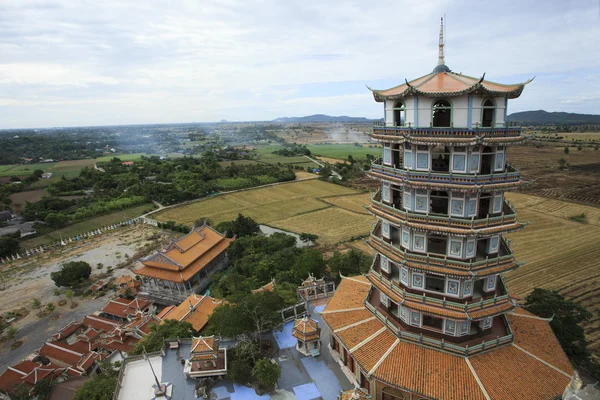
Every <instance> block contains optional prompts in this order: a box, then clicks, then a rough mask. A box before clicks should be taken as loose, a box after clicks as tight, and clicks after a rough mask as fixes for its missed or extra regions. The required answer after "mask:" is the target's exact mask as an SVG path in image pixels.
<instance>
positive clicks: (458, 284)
mask: <svg viewBox="0 0 600 400" xmlns="http://www.w3.org/2000/svg"><path fill="white" fill-rule="evenodd" d="M484 78H485V74H483V76H481V77H480V78H474V77H470V76H467V75H463V74H461V73H455V72H452V71H451V70H450V68H449V67H448V66H447V65H446V64H445V61H444V43H443V21H442V24H441V28H440V41H439V56H438V63H437V65H436V66H435V68H434V69H433V71H432V72H431V73H429V74H427V75H425V76H422V77H420V78H417V79H414V80H411V81H408V80H406V81H405V82H404V83H403V84H401V85H399V86H396V87H393V88H391V89H387V90H372V89H371V90H372V93H373V96H374V98H375V100H376V101H377V102H381V103H384V110H385V116H384V121H383V122H382V123H379V124H376V125H375V126H374V128H373V133H372V135H371V138H372V139H373V140H375V141H377V142H379V143H381V144H382V147H383V157H382V158H381V159H380V160H378V161H376V162H375V163H374V164H373V166H372V169H371V172H370V175H371V176H372V177H373V178H375V179H377V180H379V181H380V182H381V187H380V189H379V190H378V191H377V192H376V193H375V194H374V196H373V201H372V204H371V205H370V206H369V207H368V210H369V212H370V213H371V214H372V215H373V216H375V217H376V219H377V222H376V224H375V226H374V229H373V230H372V232H371V235H370V239H369V245H370V246H371V247H372V248H373V249H374V250H375V251H376V252H377V255H376V257H375V259H374V263H373V265H372V267H371V269H370V271H369V273H368V274H367V275H366V276H359V277H349V278H343V279H342V282H341V283H340V285H339V286H338V289H337V291H336V292H335V294H334V296H333V298H332V299H331V301H330V302H329V303H328V305H327V307H326V308H325V310H324V311H323V312H322V316H323V320H324V321H325V323H326V324H327V326H328V328H329V331H330V332H329V333H330V338H329V342H330V349H331V351H332V353H333V355H334V358H336V359H338V361H339V362H340V364H342V366H343V368H346V369H347V372H348V373H349V375H350V376H353V377H355V378H356V382H355V385H356V386H357V387H361V388H363V389H364V390H365V391H366V392H367V393H369V394H370V395H371V396H372V397H373V399H383V400H399V399H402V400H404V399H419V400H420V399H482V400H490V399H506V400H508V399H517V398H518V399H550V398H554V397H556V396H559V395H560V394H561V393H562V392H563V391H564V389H565V387H566V386H567V385H568V384H569V381H570V379H571V377H572V375H573V368H572V366H571V364H570V363H569V360H568V359H567V357H566V356H565V354H564V352H563V350H562V348H561V347H560V345H559V343H558V341H557V340H556V338H555V336H554V334H553V333H552V331H551V329H550V326H549V324H548V321H546V320H543V319H541V318H538V317H536V316H534V315H532V314H530V313H528V312H527V311H525V310H523V309H521V308H519V307H517V306H516V302H515V301H514V300H513V299H512V298H511V297H510V294H509V293H508V291H507V288H506V286H505V284H504V281H503V279H502V274H503V273H506V272H509V271H511V270H514V269H516V268H518V267H520V266H521V265H522V264H520V263H519V262H517V261H516V260H515V257H514V255H513V252H512V250H511V248H510V244H509V242H508V241H507V240H505V239H504V237H503V235H504V234H506V233H509V232H513V231H516V230H519V229H521V228H523V227H524V225H525V224H523V223H521V222H519V221H518V220H517V216H516V212H515V210H514V208H513V207H512V206H511V205H510V204H509V202H508V201H506V200H505V198H504V193H505V192H506V191H509V190H516V189H518V188H520V187H521V186H522V185H523V184H524V183H525V182H524V181H523V180H522V179H521V177H520V174H519V171H518V170H517V169H515V168H514V167H512V166H511V165H510V164H508V163H507V161H506V153H507V149H508V147H509V146H511V145H514V144H517V143H520V142H521V141H523V140H524V136H523V135H522V134H521V129H520V128H518V127H510V126H508V124H507V122H506V116H507V105H508V100H509V99H514V98H517V97H519V96H520V94H521V93H522V91H523V89H524V87H525V85H526V84H528V83H529V82H530V81H527V82H523V83H518V84H511V85H505V84H499V83H493V82H490V81H487V80H485V79H484Z"/></svg>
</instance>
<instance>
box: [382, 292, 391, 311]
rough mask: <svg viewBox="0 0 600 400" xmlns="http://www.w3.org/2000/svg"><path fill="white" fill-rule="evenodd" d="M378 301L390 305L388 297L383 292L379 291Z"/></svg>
mask: <svg viewBox="0 0 600 400" xmlns="http://www.w3.org/2000/svg"><path fill="white" fill-rule="evenodd" d="M379 302H380V303H381V304H382V305H384V306H385V307H389V305H390V298H389V297H387V296H386V294H385V293H383V292H379Z"/></svg>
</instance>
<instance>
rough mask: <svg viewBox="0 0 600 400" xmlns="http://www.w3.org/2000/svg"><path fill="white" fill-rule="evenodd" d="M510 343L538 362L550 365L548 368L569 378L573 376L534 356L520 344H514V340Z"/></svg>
mask: <svg viewBox="0 0 600 400" xmlns="http://www.w3.org/2000/svg"><path fill="white" fill-rule="evenodd" d="M512 345H513V346H514V347H516V348H517V349H519V350H521V351H522V352H523V353H525V354H527V355H528V356H530V357H532V358H534V359H536V360H538V361H539V362H541V363H542V364H544V365H546V366H547V367H550V368H552V369H553V370H555V371H557V372H560V373H561V374H563V375H564V376H566V377H567V378H569V379H570V378H572V377H573V375H569V374H568V373H566V372H565V371H563V370H562V369H560V368H558V367H555V366H554V365H552V364H550V363H549V362H547V361H544V360H543V359H541V358H540V357H538V356H536V355H535V354H533V353H531V352H529V351H527V350H525V349H524V348H522V347H521V346H518V345H517V344H515V342H513V343H512ZM561 347H562V346H561Z"/></svg>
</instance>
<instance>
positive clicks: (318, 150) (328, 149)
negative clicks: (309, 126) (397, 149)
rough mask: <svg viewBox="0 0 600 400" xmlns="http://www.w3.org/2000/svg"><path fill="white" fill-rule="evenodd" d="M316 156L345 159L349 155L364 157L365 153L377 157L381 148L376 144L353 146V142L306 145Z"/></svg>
mask: <svg viewBox="0 0 600 400" xmlns="http://www.w3.org/2000/svg"><path fill="white" fill-rule="evenodd" d="M307 147H308V149H309V150H310V152H311V153H313V154H314V155H317V156H324V157H330V158H337V159H341V160H345V159H347V158H348V156H349V155H351V156H352V157H354V158H366V157H367V154H371V155H373V156H375V157H378V156H379V155H380V153H381V151H382V150H381V149H380V148H379V147H378V146H376V145H365V144H363V145H362V146H355V145H354V144H313V145H309V146H307Z"/></svg>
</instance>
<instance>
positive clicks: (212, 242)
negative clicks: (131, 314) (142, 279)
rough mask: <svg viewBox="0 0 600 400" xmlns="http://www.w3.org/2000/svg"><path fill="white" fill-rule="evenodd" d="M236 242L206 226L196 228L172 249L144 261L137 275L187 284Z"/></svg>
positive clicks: (170, 246) (142, 260)
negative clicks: (186, 282)
mask: <svg viewBox="0 0 600 400" xmlns="http://www.w3.org/2000/svg"><path fill="white" fill-rule="evenodd" d="M232 241H233V239H228V238H226V237H225V236H223V235H221V234H220V233H219V232H217V231H215V230H214V229H212V228H211V227H209V226H207V225H203V226H201V227H199V228H195V227H194V228H193V229H192V230H191V232H190V233H188V234H187V235H185V236H184V237H182V238H181V239H179V240H176V241H175V240H174V241H172V242H171V244H170V245H169V247H167V248H166V249H164V250H161V251H159V252H157V253H154V254H153V255H151V256H148V257H146V258H143V259H141V260H140V261H141V262H142V264H144V266H143V267H142V268H139V269H137V270H135V271H134V272H135V273H136V274H138V275H142V276H148V277H151V278H157V279H163V280H168V281H172V282H185V281H188V280H189V279H190V278H191V277H192V276H194V275H195V274H196V273H197V272H198V271H200V270H201V269H202V268H204V267H205V266H206V265H208V264H209V263H210V262H211V261H212V260H213V259H215V258H216V257H217V256H218V255H220V254H221V253H223V252H224V251H225V250H226V249H227V248H228V247H229V244H230V243H231V242H232Z"/></svg>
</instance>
